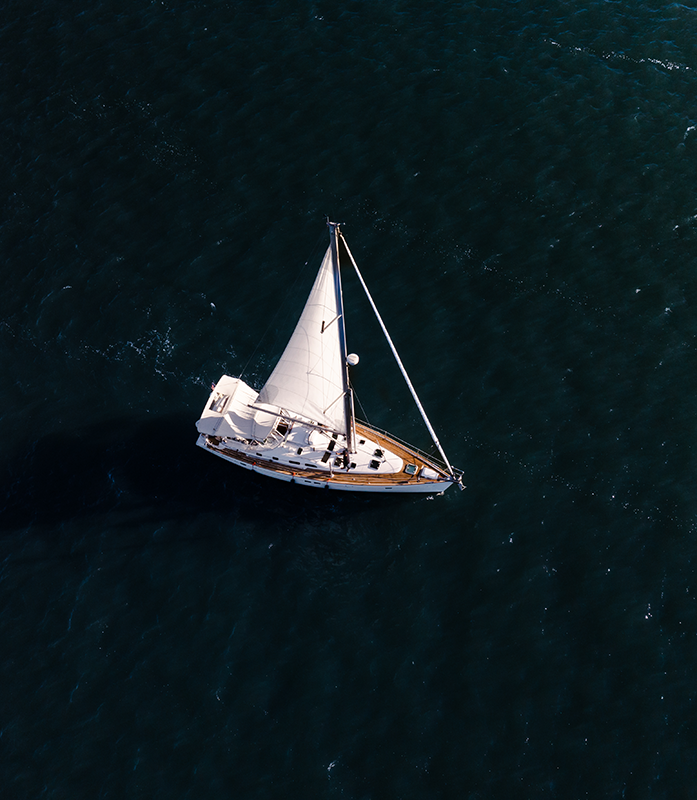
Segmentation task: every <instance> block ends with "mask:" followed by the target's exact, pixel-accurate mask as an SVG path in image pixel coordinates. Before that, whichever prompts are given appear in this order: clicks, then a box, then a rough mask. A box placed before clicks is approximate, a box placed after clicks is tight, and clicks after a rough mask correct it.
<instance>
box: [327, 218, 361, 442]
mask: <svg viewBox="0 0 697 800" xmlns="http://www.w3.org/2000/svg"><path fill="white" fill-rule="evenodd" d="M327 226H328V227H329V236H330V242H331V249H332V266H333V268H334V285H335V287H336V305H337V308H338V309H339V316H340V319H339V320H338V324H339V341H340V344H341V358H342V360H343V370H342V377H343V379H344V408H345V412H346V449H347V450H348V451H349V453H355V452H356V418H355V414H354V410H353V390H352V389H351V385H350V383H349V366H348V361H347V360H346V359H347V356H348V350H347V349H346V325H345V324H344V295H343V292H342V290H341V269H340V267H339V237H340V236H341V231H340V230H339V223H338V222H330V221H329V220H328V219H327ZM343 238H344V237H343V236H341V239H342V241H343ZM345 244H346V242H344V245H345ZM347 252H348V248H347ZM349 255H351V254H350V253H349ZM351 260H352V261H353V258H352V259H351Z"/></svg>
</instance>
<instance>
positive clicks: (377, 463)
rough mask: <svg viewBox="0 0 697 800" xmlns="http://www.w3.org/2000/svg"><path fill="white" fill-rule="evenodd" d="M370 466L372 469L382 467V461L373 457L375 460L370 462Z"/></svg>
mask: <svg viewBox="0 0 697 800" xmlns="http://www.w3.org/2000/svg"><path fill="white" fill-rule="evenodd" d="M370 468H371V469H380V462H379V461H376V460H375V459H373V460H372V461H371V462H370Z"/></svg>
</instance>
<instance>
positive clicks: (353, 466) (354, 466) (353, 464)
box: [351, 461, 356, 469]
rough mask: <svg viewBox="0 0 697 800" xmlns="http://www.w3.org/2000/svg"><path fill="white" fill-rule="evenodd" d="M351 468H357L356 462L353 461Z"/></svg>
mask: <svg viewBox="0 0 697 800" xmlns="http://www.w3.org/2000/svg"><path fill="white" fill-rule="evenodd" d="M351 469H356V463H355V462H354V461H352V462H351Z"/></svg>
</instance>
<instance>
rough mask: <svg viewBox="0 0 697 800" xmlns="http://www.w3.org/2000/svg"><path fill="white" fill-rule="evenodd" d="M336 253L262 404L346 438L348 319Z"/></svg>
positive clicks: (320, 274) (329, 255)
mask: <svg viewBox="0 0 697 800" xmlns="http://www.w3.org/2000/svg"><path fill="white" fill-rule="evenodd" d="M331 251H332V248H331V246H330V247H329V248H328V249H327V252H326V254H325V256H324V259H323V261H322V266H321V267H320V269H319V272H318V273H317V278H316V279H315V283H314V285H313V287H312V291H311V292H310V296H309V297H308V299H307V303H306V304H305V308H304V309H303V312H302V314H301V315H300V319H299V320H298V324H297V325H296V326H295V330H294V331H293V335H292V336H291V337H290V341H289V342H288V344H287V345H286V349H285V350H284V351H283V355H282V356H281V358H280V361H279V362H278V364H276V367H275V369H274V371H273V372H272V373H271V375H270V376H269V379H268V380H267V381H266V383H265V384H264V387H263V389H262V390H261V392H260V393H259V398H258V402H259V403H268V404H270V405H273V406H277V407H278V408H284V409H286V410H287V411H289V412H291V413H293V414H298V415H300V416H303V417H307V418H308V419H310V420H313V421H315V422H318V423H320V424H323V425H327V426H329V427H330V428H331V429H332V430H334V431H336V432H338V433H344V434H345V433H346V431H347V429H348V422H347V419H346V406H345V403H344V392H345V389H344V373H345V366H344V356H343V351H342V344H341V331H340V323H342V322H343V320H341V308H340V292H339V291H338V288H337V287H338V275H337V270H338V266H337V265H335V263H334V259H333V258H332V252H331Z"/></svg>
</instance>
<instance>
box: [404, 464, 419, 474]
mask: <svg viewBox="0 0 697 800" xmlns="http://www.w3.org/2000/svg"><path fill="white" fill-rule="evenodd" d="M417 469H418V467H417V466H416V464H407V465H406V467H404V471H405V472H406V473H407V475H416V470H417Z"/></svg>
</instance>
